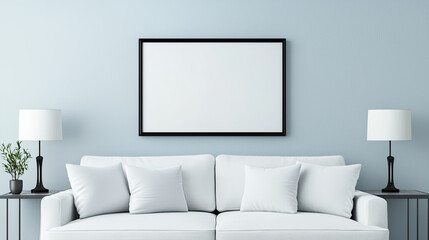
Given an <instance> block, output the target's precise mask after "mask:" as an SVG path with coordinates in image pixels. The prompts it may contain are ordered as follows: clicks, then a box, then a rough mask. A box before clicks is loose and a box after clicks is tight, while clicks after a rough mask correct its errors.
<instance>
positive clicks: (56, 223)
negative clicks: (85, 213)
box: [40, 189, 78, 240]
mask: <svg viewBox="0 0 429 240" xmlns="http://www.w3.org/2000/svg"><path fill="white" fill-rule="evenodd" d="M40 205H41V207H40V239H41V240H44V239H46V231H47V230H49V229H51V228H54V227H60V226H63V225H65V224H67V223H69V222H71V221H73V220H75V219H77V217H78V215H77V211H76V207H75V206H74V198H73V191H72V190H71V189H70V190H67V191H63V192H59V193H56V194H54V195H51V196H48V197H44V198H42V202H41V204H40Z"/></svg>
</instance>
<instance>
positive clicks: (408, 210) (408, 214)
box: [407, 198, 410, 240]
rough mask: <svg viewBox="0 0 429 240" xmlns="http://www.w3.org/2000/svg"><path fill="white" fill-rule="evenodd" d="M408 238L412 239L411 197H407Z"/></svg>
mask: <svg viewBox="0 0 429 240" xmlns="http://www.w3.org/2000/svg"><path fill="white" fill-rule="evenodd" d="M407 240H410V199H409V198H407Z"/></svg>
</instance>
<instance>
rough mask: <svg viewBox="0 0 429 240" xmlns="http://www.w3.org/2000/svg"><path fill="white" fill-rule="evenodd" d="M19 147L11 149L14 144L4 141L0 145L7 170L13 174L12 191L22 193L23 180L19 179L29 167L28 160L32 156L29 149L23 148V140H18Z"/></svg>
mask: <svg viewBox="0 0 429 240" xmlns="http://www.w3.org/2000/svg"><path fill="white" fill-rule="evenodd" d="M16 145H17V147H16V148H15V149H13V150H12V149H11V147H12V144H11V143H9V144H7V145H5V144H4V143H3V144H2V145H1V147H0V153H1V155H2V156H3V159H4V160H5V161H6V163H3V167H4V169H5V172H7V173H9V174H10V175H11V176H12V180H10V181H9V188H10V192H11V193H13V194H20V193H21V192H22V180H20V179H19V177H20V176H22V175H23V174H24V172H25V170H27V169H28V164H27V160H28V159H29V158H31V154H30V152H28V150H27V149H24V148H21V142H20V141H17V142H16Z"/></svg>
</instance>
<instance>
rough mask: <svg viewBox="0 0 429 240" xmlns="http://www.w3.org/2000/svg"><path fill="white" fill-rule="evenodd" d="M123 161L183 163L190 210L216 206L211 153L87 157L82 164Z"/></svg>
mask: <svg viewBox="0 0 429 240" xmlns="http://www.w3.org/2000/svg"><path fill="white" fill-rule="evenodd" d="M118 162H122V163H124V164H129V165H132V166H137V167H145V168H168V167H174V166H178V165H180V166H182V176H183V190H184V192H185V198H186V201H187V203H188V208H189V210H196V211H207V212H211V211H213V210H214V209H215V190H214V189H215V186H214V157H213V156H212V155H208V154H206V155H191V156H159V157H96V156H84V157H82V160H81V165H83V166H98V167H99V166H108V165H111V164H114V163H118Z"/></svg>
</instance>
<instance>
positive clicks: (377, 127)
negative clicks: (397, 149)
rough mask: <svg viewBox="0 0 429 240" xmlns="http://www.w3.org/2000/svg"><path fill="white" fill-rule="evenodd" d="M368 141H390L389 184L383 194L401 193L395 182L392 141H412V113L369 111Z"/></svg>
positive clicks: (382, 110)
mask: <svg viewBox="0 0 429 240" xmlns="http://www.w3.org/2000/svg"><path fill="white" fill-rule="evenodd" d="M367 140H368V141H389V156H388V157H387V164H388V177H389V179H388V182H387V186H386V188H384V189H382V191H383V192H399V189H397V188H396V187H395V184H394V182H393V161H394V159H395V158H394V157H393V156H392V141H401V140H411V111H410V110H400V109H377V110H368V129H367Z"/></svg>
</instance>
